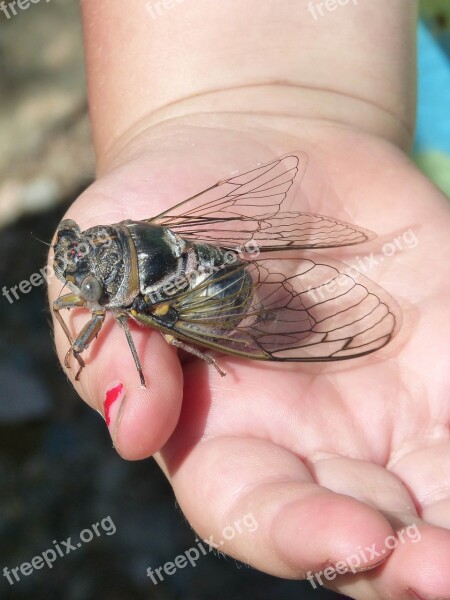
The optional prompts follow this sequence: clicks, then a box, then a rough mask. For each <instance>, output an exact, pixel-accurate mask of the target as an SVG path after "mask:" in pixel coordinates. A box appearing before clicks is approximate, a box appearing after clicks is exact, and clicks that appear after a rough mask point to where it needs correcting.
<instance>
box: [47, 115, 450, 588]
mask: <svg viewBox="0 0 450 600" xmlns="http://www.w3.org/2000/svg"><path fill="white" fill-rule="evenodd" d="M253 136H254V137H252V136H250V135H249V134H248V133H245V134H244V133H239V132H238V131H236V129H233V128H231V129H230V130H229V131H226V130H224V129H223V128H221V129H213V128H212V127H211V128H209V129H208V128H205V129H201V128H196V127H193V126H192V125H191V124H190V125H189V126H188V125H180V124H168V125H167V124H166V125H162V126H160V127H159V128H158V127H157V128H155V130H152V131H149V132H146V133H144V134H141V136H140V137H139V138H137V139H135V140H134V141H133V142H132V143H131V145H130V146H129V147H128V148H127V149H126V150H125V151H123V152H122V153H121V155H120V157H118V158H115V159H112V160H111V162H110V165H109V166H108V171H107V172H106V173H104V174H103V175H102V176H101V177H100V178H99V179H98V181H97V182H96V183H95V184H94V185H93V186H91V188H89V189H88V190H87V191H86V192H85V193H84V194H83V195H82V196H81V197H80V198H79V199H78V200H77V201H76V202H75V203H74V204H73V206H72V207H71V208H70V210H69V211H68V213H67V215H66V217H68V218H72V219H74V220H76V221H77V222H78V223H79V225H80V226H81V228H82V229H86V228H87V227H90V226H92V225H94V224H108V223H114V222H118V221H120V220H123V219H126V218H133V219H142V218H148V217H150V216H152V214H157V213H158V212H161V211H162V210H164V209H166V208H168V207H170V206H171V205H173V204H176V203H177V202H179V201H180V200H181V199H183V198H184V197H188V196H190V195H191V194H193V193H195V192H198V191H200V190H201V189H203V188H206V187H207V186H208V185H210V184H211V183H213V182H214V181H215V180H217V179H219V178H221V177H225V176H227V175H228V174H229V173H230V172H231V171H233V170H234V169H236V168H239V167H245V166H248V165H249V164H252V163H254V162H257V161H258V160H266V159H270V158H272V157H274V156H277V155H281V154H284V153H285V152H288V151H289V150H293V149H301V150H304V151H306V152H307V153H308V154H309V156H310V159H311V162H310V168H309V170H308V173H307V176H306V177H305V181H304V189H306V197H307V201H308V203H309V206H308V207H304V206H302V207H301V208H302V209H306V210H310V211H313V212H317V213H321V214H327V215H330V216H334V217H336V218H338V219H343V220H348V221H351V222H354V223H357V224H359V225H361V226H362V227H366V228H368V229H372V230H373V231H375V232H376V233H377V234H378V239H377V240H375V241H374V242H371V243H368V244H366V245H364V246H358V247H354V248H349V249H342V250H339V251H334V250H327V251H321V253H322V254H323V256H326V255H327V254H328V255H331V256H334V257H338V258H339V259H340V260H343V261H344V262H345V261H346V260H347V261H348V262H350V263H351V264H356V263H355V257H356V256H359V257H364V256H368V255H370V253H371V252H374V253H375V256H378V257H380V256H381V257H382V258H383V260H378V262H377V264H376V265H374V264H372V268H371V269H370V271H368V272H367V273H365V274H366V275H367V276H368V277H370V278H371V279H373V280H374V281H376V282H377V283H378V284H379V285H381V286H382V287H384V288H385V289H386V290H388V291H389V292H390V293H391V294H392V295H393V296H394V297H395V298H396V299H397V301H398V302H399V304H400V305H401V308H402V312H403V325H402V328H401V330H400V332H399V334H398V335H397V337H396V338H395V339H394V341H393V342H391V344H389V345H388V346H387V347H385V348H383V349H382V350H380V351H378V352H377V353H375V354H372V355H369V356H367V357H364V358H358V359H354V360H350V361H343V362H340V363H320V364H302V363H294V364H284V365H283V364H269V363H262V362H256V361H246V360H243V359H238V358H235V357H230V356H225V355H218V356H217V357H216V358H217V360H218V361H219V363H220V366H221V367H222V368H224V369H225V371H226V372H227V376H226V377H225V378H221V377H220V376H219V375H218V373H217V372H216V371H215V370H214V368H212V367H209V366H208V365H207V364H206V363H203V362H201V361H199V360H198V359H192V358H191V357H186V356H185V355H183V356H181V357H180V358H181V360H182V361H183V368H181V367H180V362H179V360H178V357H177V353H176V351H175V350H174V349H173V348H171V347H170V346H169V345H168V344H167V343H166V342H165V341H164V340H163V338H162V337H161V335H160V334H159V333H158V332H155V331H151V330H149V329H144V328H140V327H138V326H134V325H132V331H133V336H134V339H135V342H136V346H137V350H138V353H139V355H140V357H141V361H142V364H143V368H144V373H145V375H146V380H147V388H146V389H142V388H140V387H139V379H138V376H137V373H136V371H135V368H134V364H133V360H132V357H131V355H130V354H129V351H128V347H127V343H126V340H125V336H124V335H123V332H122V331H121V329H120V327H119V326H118V325H114V324H113V320H112V319H108V318H107V319H106V323H105V325H104V327H103V330H102V331H101V333H100V335H99V337H98V339H97V340H96V341H95V343H93V344H92V346H91V348H90V349H89V351H88V352H86V355H85V360H86V363H87V368H86V369H85V370H84V371H83V372H82V374H81V378H80V381H79V382H74V385H75V387H76V389H77V390H78V392H79V393H80V395H81V397H82V398H83V399H84V400H85V401H86V402H87V403H88V404H89V405H91V406H92V407H94V408H96V409H98V410H100V411H101V412H102V413H103V412H104V408H103V401H104V399H105V394H106V392H107V390H109V389H110V388H111V387H113V386H114V385H116V384H117V383H118V382H121V383H123V384H124V389H125V397H124V400H123V401H122V404H121V405H120V408H117V416H116V419H115V422H114V423H113V424H112V426H111V428H110V429H111V435H112V437H113V441H114V444H115V447H116V449H117V450H118V452H119V453H120V454H121V455H122V456H123V457H124V458H127V459H140V458H144V457H147V456H149V455H151V454H154V453H156V455H155V457H156V460H157V461H158V463H159V464H160V466H161V468H162V469H163V470H164V472H165V473H166V475H167V477H168V478H169V480H170V482H171V484H172V485H173V488H174V491H175V494H176V496H177V499H178V501H179V503H180V506H181V508H182V510H183V512H184V513H185V515H186V517H187V519H188V520H189V522H190V523H191V524H192V526H193V527H194V529H195V530H196V531H197V532H198V534H199V535H200V536H201V537H203V538H210V536H211V535H212V536H213V538H214V540H216V541H218V540H222V539H223V537H224V536H223V535H222V532H223V528H224V527H226V526H233V524H234V523H235V522H236V521H238V520H239V519H241V521H242V518H243V517H244V516H245V515H247V514H249V513H251V514H252V515H253V517H254V519H255V521H256V523H257V524H258V526H257V528H256V529H255V530H254V531H249V530H245V529H244V530H242V533H239V534H236V535H235V536H234V538H233V539H232V540H229V541H228V540H225V541H224V544H223V545H222V546H221V547H220V549H221V550H222V551H224V552H226V553H229V554H231V555H233V556H235V557H237V558H239V559H241V560H243V561H245V562H247V563H249V564H251V565H252V566H255V567H256V568H258V569H261V570H263V571H266V572H268V573H272V574H275V575H277V576H281V577H289V578H304V577H305V576H307V574H308V572H311V573H315V572H317V571H324V569H325V568H326V567H327V566H330V565H336V563H337V562H338V561H342V560H343V561H346V560H348V558H349V557H350V556H352V555H354V554H355V553H356V552H357V551H358V550H361V549H366V548H372V547H373V545H374V544H375V548H376V549H377V554H376V555H375V554H373V555H372V556H370V553H369V552H367V553H366V554H368V555H369V558H368V560H362V561H361V564H360V567H359V568H360V571H361V572H359V573H357V574H351V573H350V574H346V575H340V576H338V577H336V578H335V579H333V580H331V581H328V580H326V579H325V578H323V579H322V580H323V582H324V583H326V584H327V585H328V586H329V587H331V588H333V589H336V590H339V591H340V592H342V593H345V594H347V595H350V596H351V597H353V598H358V599H359V598H361V599H364V600H371V599H378V598H390V597H393V598H396V599H398V600H402V599H403V598H405V599H406V598H444V597H450V569H449V566H448V565H449V564H450V534H449V532H448V528H449V526H450V517H449V515H450V510H449V508H450V499H449V495H450V492H449V489H450V442H449V421H450V408H449V402H448V400H449V395H448V389H449V385H448V372H449V368H448V367H449V360H448V354H449V353H448V351H449V336H448V331H449V325H450V312H449V308H448V295H449V293H450V283H449V281H450V278H449V277H448V275H449V274H450V273H449V267H448V266H447V264H448V263H447V260H448V257H449V255H450V241H449V236H448V228H449V224H450V213H449V210H448V205H447V204H446V201H445V198H443V196H442V194H441V193H440V192H439V191H438V190H437V189H435V188H434V187H433V185H432V184H431V183H430V182H428V181H427V180H426V179H425V178H424V177H423V176H422V175H421V174H420V173H419V172H418V171H417V170H416V169H415V167H414V166H413V165H412V164H411V163H410V162H409V160H408V159H407V158H406V157H405V156H404V155H403V154H402V153H401V152H400V151H399V150H398V149H397V148H395V147H394V146H392V145H390V144H388V143H387V142H385V141H382V140H379V139H376V138H373V137H371V136H369V135H367V134H361V133H356V132H355V131H351V130H349V129H346V128H340V127H337V126H336V127H335V126H333V127H331V126H330V127H328V126H327V127H326V128H325V127H324V128H323V129H320V128H317V127H315V126H314V125H311V124H308V125H305V129H304V137H302V138H300V140H299V138H297V139H294V138H293V137H291V136H290V135H289V136H288V135H287V134H283V135H281V134H279V135H278V137H275V136H274V134H273V133H267V132H265V133H264V135H263V134H261V135H259V136H256V134H253ZM270 136H272V139H270V144H269V145H267V140H268V138H269V137H270ZM161 139H168V140H169V141H167V142H165V143H164V144H163V148H162V149H161ZM186 140H189V144H188V143H187V141H186ZM311 140H312V141H311ZM317 140H320V143H317ZM263 142H264V143H263ZM268 148H270V150H268ZM261 153H264V154H263V155H261ZM297 208H298V207H297ZM407 230H411V231H412V232H413V234H414V237H415V239H416V241H417V244H416V245H415V246H414V247H412V246H411V247H408V246H407V244H406V243H404V242H403V244H402V249H397V251H396V252H395V254H394V255H393V256H390V257H388V256H385V255H383V253H382V252H381V249H382V247H383V244H385V243H390V242H393V240H395V238H396V237H398V236H402V234H403V233H404V232H405V231H407ZM362 260H363V261H364V260H365V259H364V258H363V259H362ZM367 264H368V263H367ZM60 288H61V285H60V284H59V282H56V281H54V280H53V281H52V282H51V285H50V299H51V300H53V299H54V298H55V297H56V296H57V294H58V293H59V291H60ZM87 316H88V314H87V312H86V311H85V310H79V309H76V310H74V311H71V313H70V319H69V317H67V316H66V315H64V317H65V318H66V320H67V321H68V322H69V324H70V327H71V328H72V331H79V329H80V328H81V326H82V324H84V323H85V322H86V320H87ZM55 338H56V345H57V349H58V353H59V356H60V359H61V360H62V359H63V357H64V354H65V352H66V351H67V340H66V339H65V337H64V336H63V334H62V332H61V330H60V328H59V327H58V326H57V325H56V326H55ZM75 372H76V369H75V368H72V369H71V370H70V371H69V375H70V377H71V379H72V381H73V378H74V375H75ZM412 523H417V526H418V528H419V530H420V540H418V539H415V540H414V541H413V540H412V539H408V538H407V537H406V538H405V543H399V544H398V545H397V547H396V549H395V550H393V551H392V550H388V549H386V546H385V540H386V538H388V537H389V536H391V535H392V534H393V532H394V531H398V530H400V529H402V527H403V528H405V527H407V526H408V525H411V524H412ZM383 549H384V551H383ZM382 551H383V552H382ZM379 563H381V564H379Z"/></svg>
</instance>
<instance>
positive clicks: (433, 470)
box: [392, 432, 450, 529]
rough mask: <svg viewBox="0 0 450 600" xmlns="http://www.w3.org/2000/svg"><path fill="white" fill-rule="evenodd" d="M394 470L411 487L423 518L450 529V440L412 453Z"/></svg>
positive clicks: (400, 461)
mask: <svg viewBox="0 0 450 600" xmlns="http://www.w3.org/2000/svg"><path fill="white" fill-rule="evenodd" d="M443 434H444V432H443ZM444 435H445V434H444ZM392 470H393V471H394V472H395V473H396V475H397V476H398V477H399V478H400V479H401V480H402V481H403V482H404V483H405V485H406V486H407V487H408V489H409V490H411V494H412V495H413V497H414V499H415V502H416V504H417V506H418V507H419V510H420V514H421V516H422V518H423V519H424V520H426V521H427V522H428V523H433V524H434V525H437V526H440V527H445V528H446V529H450V510H449V509H450V442H448V441H443V442H441V443H436V444H433V445H432V446H430V447H427V448H418V449H416V450H414V451H412V452H409V453H408V454H406V455H405V456H403V457H402V458H401V459H400V460H399V461H398V462H397V463H396V464H395V465H394V466H393V467H392Z"/></svg>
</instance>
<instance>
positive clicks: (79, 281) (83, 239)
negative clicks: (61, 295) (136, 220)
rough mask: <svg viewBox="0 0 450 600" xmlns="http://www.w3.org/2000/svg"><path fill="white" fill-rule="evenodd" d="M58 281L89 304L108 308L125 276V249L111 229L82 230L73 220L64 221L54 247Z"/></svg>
mask: <svg viewBox="0 0 450 600" xmlns="http://www.w3.org/2000/svg"><path fill="white" fill-rule="evenodd" d="M53 249H54V253H55V256H54V261H53V268H54V271H55V274H56V276H57V277H58V279H59V280H60V281H62V282H64V283H67V285H68V286H69V287H70V289H71V290H72V291H73V292H75V293H76V294H78V295H79V296H80V297H81V298H83V299H84V300H86V302H88V303H92V304H99V305H105V304H108V302H109V301H110V299H111V298H112V297H113V296H114V295H115V294H116V293H117V290H118V289H119V287H120V285H121V283H122V280H123V277H124V270H125V266H124V259H123V249H122V247H121V243H120V240H119V239H118V236H117V232H116V231H115V228H114V227H112V226H97V227H91V228H90V229H87V230H86V231H83V232H82V231H81V230H80V228H79V226H78V224H77V223H75V221H72V220H71V219H66V220H64V221H61V223H60V225H59V227H58V229H57V232H56V241H55V244H54V245H53Z"/></svg>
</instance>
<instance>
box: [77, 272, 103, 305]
mask: <svg viewBox="0 0 450 600" xmlns="http://www.w3.org/2000/svg"><path fill="white" fill-rule="evenodd" d="M102 293H103V288H102V286H101V284H100V282H99V280H98V279H97V278H96V277H94V276H93V275H88V276H87V277H86V278H85V279H83V283H82V284H81V288H80V296H81V297H82V298H84V300H87V301H88V302H97V300H100V297H101V295H102Z"/></svg>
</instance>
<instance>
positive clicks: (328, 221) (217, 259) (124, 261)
mask: <svg viewBox="0 0 450 600" xmlns="http://www.w3.org/2000/svg"><path fill="white" fill-rule="evenodd" d="M307 162H308V158H307V155H306V154H304V153H302V152H299V153H291V154H288V155H285V156H283V157H280V158H277V159H275V160H273V161H271V162H268V163H265V164H258V165H256V166H254V167H252V168H250V169H248V170H246V171H244V172H236V173H234V174H233V175H232V176H231V177H230V178H228V179H224V180H221V181H219V182H218V183H216V184H214V185H212V186H211V187H209V188H207V189H206V190H204V191H202V192H200V193H199V194H196V195H195V196H192V197H191V198H189V199H187V200H185V201H184V202H181V203H180V204H177V205H176V206H174V207H172V208H170V209H169V210H167V211H165V212H163V213H161V214H159V215H157V216H156V217H153V218H150V219H147V220H143V221H132V220H127V221H122V222H120V223H116V224H113V225H105V226H95V227H92V228H90V229H87V230H86V231H81V230H80V228H79V226H78V225H77V224H76V223H75V222H74V221H72V220H64V221H62V222H61V223H60V225H59V227H58V229H57V233H56V239H55V243H54V244H53V249H54V270H55V273H56V275H57V277H58V278H59V279H60V280H61V281H62V282H64V283H65V284H67V285H68V287H69V288H70V290H71V292H70V293H69V294H66V295H64V296H61V297H59V298H58V299H57V300H55V301H54V303H53V311H54V314H55V316H56V318H57V320H58V321H59V323H60V325H61V327H62V329H63V330H64V333H65V335H66V336H67V338H68V340H69V344H70V348H69V350H68V352H67V354H66V357H65V365H66V367H69V358H70V355H71V354H73V356H74V358H75V359H76V360H77V361H78V364H79V370H78V372H77V374H76V379H78V377H79V375H80V372H81V370H82V368H83V367H84V366H85V363H84V361H83V359H82V357H81V354H82V352H83V351H84V350H86V349H87V348H88V346H89V345H90V343H91V342H92V341H93V340H94V338H95V337H96V336H97V334H98V333H99V331H100V329H101V327H102V324H103V322H104V319H105V314H106V311H110V312H112V313H113V315H114V316H115V318H116V319H117V321H118V322H119V324H120V325H121V326H122V328H123V329H124V332H125V335H126V337H127V340H128V344H129V347H130V350H131V353H132V355H133V358H134V362H135V364H136V368H137V371H138V373H139V377H140V381H141V384H142V385H143V386H145V378H144V374H143V370H142V367H141V363H140V360H139V357H138V354H137V352H136V348H135V345H134V343H133V338H132V335H131V331H130V328H129V320H130V319H132V320H134V321H136V322H137V323H139V324H141V325H143V326H149V327H152V328H154V329H157V330H159V331H160V332H161V333H162V334H163V336H164V337H165V339H166V340H167V342H168V343H170V344H172V345H174V346H176V347H178V348H182V349H184V350H186V351H187V352H190V353H192V354H194V355H195V356H197V357H199V358H202V359H203V360H205V361H207V362H208V363H209V364H211V365H213V366H214V367H215V368H216V369H217V371H219V373H220V374H221V375H224V374H225V373H224V372H223V371H222V369H221V368H220V366H219V365H218V364H217V362H216V361H215V359H214V358H213V357H212V356H210V355H209V354H206V353H205V352H204V351H203V350H204V349H212V350H216V351H219V352H224V353H228V354H232V355H236V356H240V357H245V358H249V359H255V360H267V361H334V360H342V359H349V358H353V357H357V356H363V355H365V354H368V353H370V352H374V351H376V350H378V349H380V348H382V347H383V346H385V345H386V344H387V343H388V342H389V341H390V340H391V339H392V337H393V335H394V334H395V333H396V331H397V330H398V328H399V326H400V318H401V317H400V314H401V313H400V309H399V307H398V305H397V303H396V302H395V301H394V300H393V299H392V297H391V296H389V294H388V293H387V292H385V291H384V290H383V289H382V288H380V287H379V286H378V285H376V284H375V283H373V282H372V281H370V280H369V279H367V278H366V277H364V276H363V275H361V274H360V273H358V272H357V271H356V270H355V269H353V268H351V267H348V266H347V265H345V264H343V263H340V262H338V261H336V260H333V259H331V258H328V257H323V258H322V256H320V255H319V254H316V253H312V252H309V251H308V250H311V249H323V248H333V247H339V246H349V245H353V244H360V243H363V242H366V241H368V240H371V239H373V238H374V237H375V236H374V234H373V233H371V232H370V231H368V230H366V229H363V228H361V227H357V226H355V225H351V224H350V223H346V222H343V221H339V220H337V219H334V218H331V217H326V216H323V215H317V214H312V213H306V212H298V211H291V210H289V211H288V210H283V209H284V207H285V206H287V204H288V203H287V198H288V197H290V196H291V195H292V191H293V190H292V189H291V188H292V186H293V184H295V185H298V184H299V183H300V181H301V179H302V177H303V174H304V172H305V169H306V165H307ZM294 189H295V186H294ZM292 251H295V252H294V253H292ZM299 251H301V252H299ZM286 254H287V255H288V256H286ZM75 306H77V307H86V308H88V309H90V310H91V313H92V316H91V319H90V320H89V321H88V322H87V324H86V325H85V326H84V327H83V328H82V330H81V331H80V332H79V334H78V335H77V336H76V338H75V339H74V338H73V337H72V335H71V333H70V331H69V328H68V326H67V325H66V323H65V322H64V320H63V318H62V316H61V312H60V311H61V310H62V309H64V308H67V309H69V308H72V307H75Z"/></svg>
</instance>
